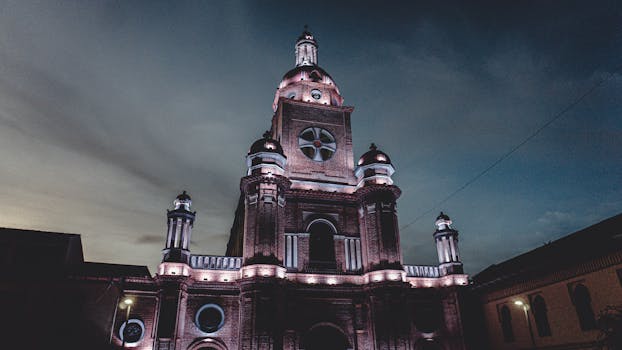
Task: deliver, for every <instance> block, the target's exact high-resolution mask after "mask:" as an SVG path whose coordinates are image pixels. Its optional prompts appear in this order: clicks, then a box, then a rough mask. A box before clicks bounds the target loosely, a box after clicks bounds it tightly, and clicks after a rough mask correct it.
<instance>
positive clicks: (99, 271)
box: [67, 262, 151, 278]
mask: <svg viewBox="0 0 622 350" xmlns="http://www.w3.org/2000/svg"><path fill="white" fill-rule="evenodd" d="M67 274H68V275H71V276H80V277H106V278H114V277H118V278H120V277H143V278H151V274H150V273H149V269H148V268H147V266H139V265H122V264H107V263H95V262H85V263H82V264H75V265H71V266H69V267H68V268H67Z"/></svg>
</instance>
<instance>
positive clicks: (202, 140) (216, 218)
mask: <svg viewBox="0 0 622 350" xmlns="http://www.w3.org/2000/svg"><path fill="white" fill-rule="evenodd" d="M304 24H308V25H309V27H310V29H311V31H312V32H313V33H314V34H315V36H316V38H317V39H318V41H319V44H320V51H319V62H320V65H321V66H322V67H323V68H324V69H326V70H327V71H328V72H329V73H330V74H331V75H332V77H333V78H334V79H335V81H336V82H337V84H338V85H339V87H340V90H341V92H342V95H343V96H344V97H345V103H346V104H347V105H353V106H355V112H354V114H353V117H352V129H353V142H354V146H355V154H357V155H360V154H362V153H363V152H364V151H365V150H366V148H367V146H368V145H369V143H370V142H372V141H373V142H376V143H377V144H378V145H379V146H380V148H381V149H382V150H384V151H386V152H387V153H388V154H389V155H390V156H391V158H392V160H393V162H394V164H395V166H396V169H397V173H396V175H395V180H396V184H397V185H399V186H400V187H401V188H402V190H403V195H402V198H401V199H400V201H399V219H400V223H401V225H402V226H404V225H406V224H408V223H410V222H412V220H413V219H415V218H417V217H420V216H421V215H422V214H423V213H426V212H428V211H429V210H430V209H431V208H432V207H434V205H435V204H436V203H438V202H439V201H440V200H442V199H443V198H445V197H446V196H448V195H449V194H451V193H452V192H453V191H455V190H456V189H458V188H460V187H461V186H462V185H463V184H464V183H466V182H467V181H468V180H469V179H471V178H472V177H474V176H475V175H477V174H478V173H479V172H480V171H482V170H483V169H485V168H486V167H488V166H489V165H490V164H491V163H493V162H494V161H495V160H497V159H498V158H499V157H501V156H502V155H503V154H505V153H506V152H508V151H509V150H510V149H512V147H514V146H515V145H517V144H519V143H520V142H521V141H523V140H524V139H525V138H526V137H527V136H529V135H530V134H531V133H532V132H533V131H534V130H536V129H538V128H539V127H540V126H542V125H543V124H544V123H546V122H547V121H548V120H550V119H551V118H553V117H554V116H555V115H556V114H557V113H559V112H560V111H561V110H563V109H564V108H565V107H566V106H568V105H569V104H570V103H572V102H573V101H574V100H575V99H576V98H577V97H578V96H579V95H581V94H582V93H584V92H585V91H587V90H588V89H590V87H591V86H593V85H594V84H595V83H597V82H598V81H599V80H600V79H602V78H603V77H607V76H609V75H610V74H611V73H614V75H613V77H611V79H609V80H608V81H607V82H605V83H604V84H603V85H602V86H600V87H599V88H598V89H596V90H595V91H594V92H593V93H592V94H591V95H590V96H588V97H587V98H586V99H585V100H583V101H582V102H581V103H580V104H578V105H577V106H576V107H574V108H572V109H571V110H570V111H569V112H568V113H566V114H565V115H564V116H563V117H562V118H560V119H558V120H557V121H555V123H553V124H552V125H550V126H549V127H547V128H546V129H544V130H543V131H542V132H541V133H540V134H538V135H537V137H535V138H533V139H532V140H531V141H530V142H529V143H527V144H526V145H525V146H524V147H522V148H520V149H519V150H518V151H517V152H515V153H513V154H512V155H511V156H510V157H508V158H507V159H506V160H504V161H503V162H502V163H501V164H499V165H498V166H497V167H495V168H494V169H492V170H491V171H490V172H488V173H487V174H485V175H484V176H483V177H481V178H480V179H479V180H478V181H477V182H475V183H473V184H472V185H470V186H469V187H467V188H466V189H464V190H463V191H461V192H460V193H458V194H457V195H456V196H454V197H452V198H451V199H450V200H449V201H447V202H446V203H444V204H442V206H440V207H438V208H434V210H433V211H430V212H429V213H427V214H425V215H423V217H421V219H419V220H418V221H416V222H414V223H413V224H412V225H409V226H408V227H406V228H404V229H403V230H402V232H401V235H402V248H403V252H404V255H405V261H406V262H407V263H414V264H431V263H435V259H436V257H435V254H436V253H435V248H434V245H433V240H432V232H433V230H434V219H435V217H436V215H437V214H438V211H439V210H441V209H442V210H444V211H446V212H447V213H449V215H450V216H451V217H452V219H453V220H454V224H455V227H456V228H457V229H459V230H460V237H461V241H460V247H461V250H462V255H463V260H464V263H465V266H466V269H467V271H468V272H470V273H475V272H477V271H479V270H481V269H482V268H484V267H485V266H487V265H489V264H492V263H494V262H497V261H500V260H502V259H506V258H509V257H511V256H513V255H515V254H518V253H520V252H523V251H525V250H528V249H531V248H534V247H537V246H539V245H541V244H543V243H545V242H547V241H549V240H552V239H555V238H558V237H560V236H562V235H564V234H567V233H570V232H572V231H574V230H577V229H580V228H582V227H585V226H587V225H589V224H592V223H595V222H597V221H599V220H601V219H604V218H607V217H609V216H612V215H614V214H617V213H620V212H621V211H622V189H621V188H620V183H621V179H622V118H621V116H622V99H621V96H622V74H621V72H620V71H619V70H618V71H615V70H616V67H618V68H619V67H620V65H622V3H620V2H619V1H617V2H616V1H589V2H588V1H583V2H570V1H534V2H527V1H520V2H517V1H503V2H499V1H491V2H469V3H468V4H461V3H449V2H444V3H443V4H440V5H439V4H437V3H436V2H426V3H414V2H412V1H408V2H389V3H388V4H382V5H380V2H369V3H365V2H361V1H351V2H339V3H338V4H334V3H332V2H323V1H314V2H308V3H302V2H269V1H256V2H251V1H248V2H237V1H227V2H225V1H222V2H215V1H201V2H188V3H186V2H157V3H153V2H137V1H135V2H105V1H101V2H81V1H75V2H70V1H66V2H62V3H56V2H25V1H2V2H0V160H1V161H2V166H1V167H0V226H9V227H23V228H33V229H40V230H55V231H62V232H74V233H81V234H82V235H83V241H84V245H85V253H86V258H87V259H89V260H93V261H105V262H116V263H132V264H145V265H149V266H150V268H151V270H152V271H153V268H154V266H156V264H157V263H158V262H159V259H160V249H161V248H162V246H163V241H164V233H165V228H164V225H165V209H166V208H167V207H169V205H170V202H171V200H172V199H173V198H174V196H175V195H176V194H177V192H178V191H181V190H182V189H187V190H188V191H189V192H190V193H191V195H192V196H193V199H194V208H195V209H196V210H197V211H198V219H197V222H196V225H195V230H194V235H193V241H194V244H193V246H192V249H193V251H194V252H197V253H212V254H222V253H223V252H224V249H225V243H226V239H227V237H228V231H229V228H230V225H231V223H232V220H233V210H234V208H235V204H236V201H237V198H238V194H239V188H238V184H239V178H240V177H241V176H242V175H243V174H244V156H245V154H246V152H247V150H248V146H249V145H250V144H251V143H252V142H253V141H254V140H255V139H256V138H258V137H259V136H261V134H262V133H263V131H264V130H266V129H267V128H269V125H270V118H271V115H272V112H271V104H272V100H273V98H274V92H275V89H276V87H277V85H278V83H279V81H280V78H281V77H282V75H283V74H284V73H285V72H286V71H288V70H289V69H291V68H292V67H293V65H294V56H293V45H294V40H295V39H296V38H297V36H298V35H299V33H300V32H301V30H302V27H303V25H304Z"/></svg>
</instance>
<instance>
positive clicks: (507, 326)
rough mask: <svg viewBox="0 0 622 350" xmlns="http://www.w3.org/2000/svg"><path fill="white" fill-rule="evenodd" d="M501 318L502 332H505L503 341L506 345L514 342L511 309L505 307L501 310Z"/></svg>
mask: <svg viewBox="0 0 622 350" xmlns="http://www.w3.org/2000/svg"><path fill="white" fill-rule="evenodd" d="M499 312H500V314H501V315H500V316H501V331H503V340H504V341H505V342H506V343H509V342H513V341H514V331H512V315H511V314H510V308H509V307H508V306H507V305H503V306H502V307H501V310H499Z"/></svg>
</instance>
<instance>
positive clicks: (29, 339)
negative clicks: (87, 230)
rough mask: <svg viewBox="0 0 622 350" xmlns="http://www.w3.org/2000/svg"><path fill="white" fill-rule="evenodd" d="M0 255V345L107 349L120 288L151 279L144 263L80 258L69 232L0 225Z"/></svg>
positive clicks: (77, 241) (76, 240) (75, 240)
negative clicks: (118, 263)
mask: <svg viewBox="0 0 622 350" xmlns="http://www.w3.org/2000/svg"><path fill="white" fill-rule="evenodd" d="M0 261H1V262H2V267H3V271H2V272H3V273H2V279H1V282H0V310H2V314H3V316H2V327H0V339H2V342H1V345H0V348H2V349H45V348H52V349H57V348H58V349H60V348H62V349H111V348H113V347H112V346H111V339H112V333H113V328H112V327H113V319H114V314H115V310H116V308H117V304H118V301H119V298H120V297H121V295H122V290H123V289H124V288H125V287H126V286H127V285H128V284H129V283H131V282H130V281H132V280H138V281H142V282H150V281H152V277H151V276H150V274H149V270H148V269H147V268H146V267H144V266H132V265H116V264H102V263H90V262H85V261H84V258H83V255H82V242H81V239H80V236H79V235H76V234H69V233H56V232H42V231H32V230H19V229H9V228H0ZM151 283H152V282H151Z"/></svg>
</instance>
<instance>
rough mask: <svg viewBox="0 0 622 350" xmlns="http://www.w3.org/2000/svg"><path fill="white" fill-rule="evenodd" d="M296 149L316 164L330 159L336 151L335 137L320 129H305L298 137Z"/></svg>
mask: <svg viewBox="0 0 622 350" xmlns="http://www.w3.org/2000/svg"><path fill="white" fill-rule="evenodd" d="M298 147H300V150H301V151H302V153H304V154H305V156H307V157H309V158H310V159H313V160H314V161H316V162H323V161H325V160H328V159H330V158H331V157H332V156H333V154H334V153H335V151H336V150H337V144H336V143H335V137H333V135H332V134H331V133H330V132H328V131H326V130H325V129H322V128H316V127H313V128H306V129H304V130H303V131H302V132H301V133H300V135H299V136H298Z"/></svg>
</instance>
